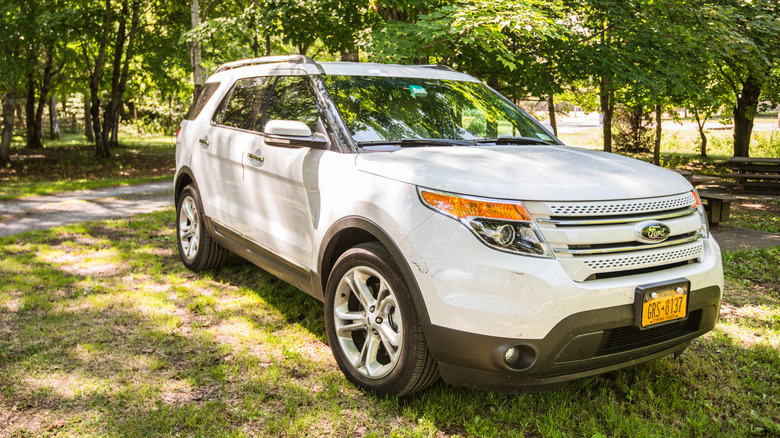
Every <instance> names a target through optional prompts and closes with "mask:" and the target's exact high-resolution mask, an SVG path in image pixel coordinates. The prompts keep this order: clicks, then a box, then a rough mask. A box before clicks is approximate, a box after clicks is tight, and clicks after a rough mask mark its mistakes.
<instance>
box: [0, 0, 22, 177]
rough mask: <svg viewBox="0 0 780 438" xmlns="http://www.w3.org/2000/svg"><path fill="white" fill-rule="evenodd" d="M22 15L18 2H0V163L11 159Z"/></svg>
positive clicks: (18, 86) (19, 69) (5, 162)
mask: <svg viewBox="0 0 780 438" xmlns="http://www.w3.org/2000/svg"><path fill="white" fill-rule="evenodd" d="M24 18H25V17H24V16H23V15H22V13H21V7H19V5H18V4H17V2H12V1H9V2H6V3H3V4H2V5H0V34H2V35H6V36H7V37H6V38H3V41H2V43H0V92H1V93H2V96H3V120H2V134H1V135H0V165H6V164H8V163H10V161H11V137H12V136H13V131H14V111H15V109H16V104H17V103H16V98H17V90H19V89H20V87H21V84H22V82H21V78H22V75H23V70H22V69H21V68H20V67H21V65H22V64H23V57H22V52H23V47H22V41H23V39H22V38H21V35H22V26H23V25H24V22H25V20H24Z"/></svg>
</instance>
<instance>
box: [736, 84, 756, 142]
mask: <svg viewBox="0 0 780 438" xmlns="http://www.w3.org/2000/svg"><path fill="white" fill-rule="evenodd" d="M760 95H761V86H760V84H759V83H758V82H757V80H756V78H755V77H753V75H752V74H750V75H748V77H747V79H746V80H745V82H744V84H743V85H742V91H741V93H740V94H739V95H738V96H737V104H736V105H735V106H734V156H735V157H749V156H750V134H752V132H753V120H754V119H755V117H756V112H757V110H758V97H759V96H760Z"/></svg>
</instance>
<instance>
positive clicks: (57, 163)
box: [0, 144, 176, 185]
mask: <svg viewBox="0 0 780 438" xmlns="http://www.w3.org/2000/svg"><path fill="white" fill-rule="evenodd" d="M94 153H95V152H94V146H86V145H84V146H82V145H79V146H65V147H63V146H58V147H56V148H52V147H47V148H45V149H42V150H39V151H35V150H28V149H23V148H21V149H19V148H14V149H12V150H11V165H10V166H8V167H0V185H2V184H5V183H7V182H15V181H18V180H24V181H57V180H60V179H63V178H67V179H70V180H77V179H93V180H94V179H100V178H135V177H141V176H143V177H155V176H164V175H173V172H174V170H175V166H176V165H175V162H174V160H173V146H172V145H170V146H169V147H167V148H163V147H149V146H147V145H142V144H139V145H121V146H119V147H117V148H114V150H113V151H112V153H113V155H114V156H113V157H112V158H111V159H110V160H96V159H95V158H94Z"/></svg>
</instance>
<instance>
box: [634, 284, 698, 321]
mask: <svg viewBox="0 0 780 438" xmlns="http://www.w3.org/2000/svg"><path fill="white" fill-rule="evenodd" d="M639 292H640V294H639V298H640V300H641V303H642V306H641V313H642V314H641V321H642V325H641V326H642V328H646V327H650V326H653V325H656V324H662V323H665V322H669V321H675V320H678V319H684V318H686V317H687V316H688V284H687V283H682V284H680V283H678V284H671V285H667V286H662V287H654V288H651V289H646V290H640V291H639Z"/></svg>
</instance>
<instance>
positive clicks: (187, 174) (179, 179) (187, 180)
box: [173, 166, 200, 205]
mask: <svg viewBox="0 0 780 438" xmlns="http://www.w3.org/2000/svg"><path fill="white" fill-rule="evenodd" d="M189 184H193V185H194V186H195V189H196V190H197V189H198V183H197V182H195V177H194V176H193V175H192V169H190V168H189V167H186V166H183V167H182V168H180V169H179V172H178V173H177V174H176V180H175V181H174V183H173V204H174V205H179V195H180V194H181V192H182V190H184V188H185V187H187V186H188V185H189ZM198 192H200V191H198Z"/></svg>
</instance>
